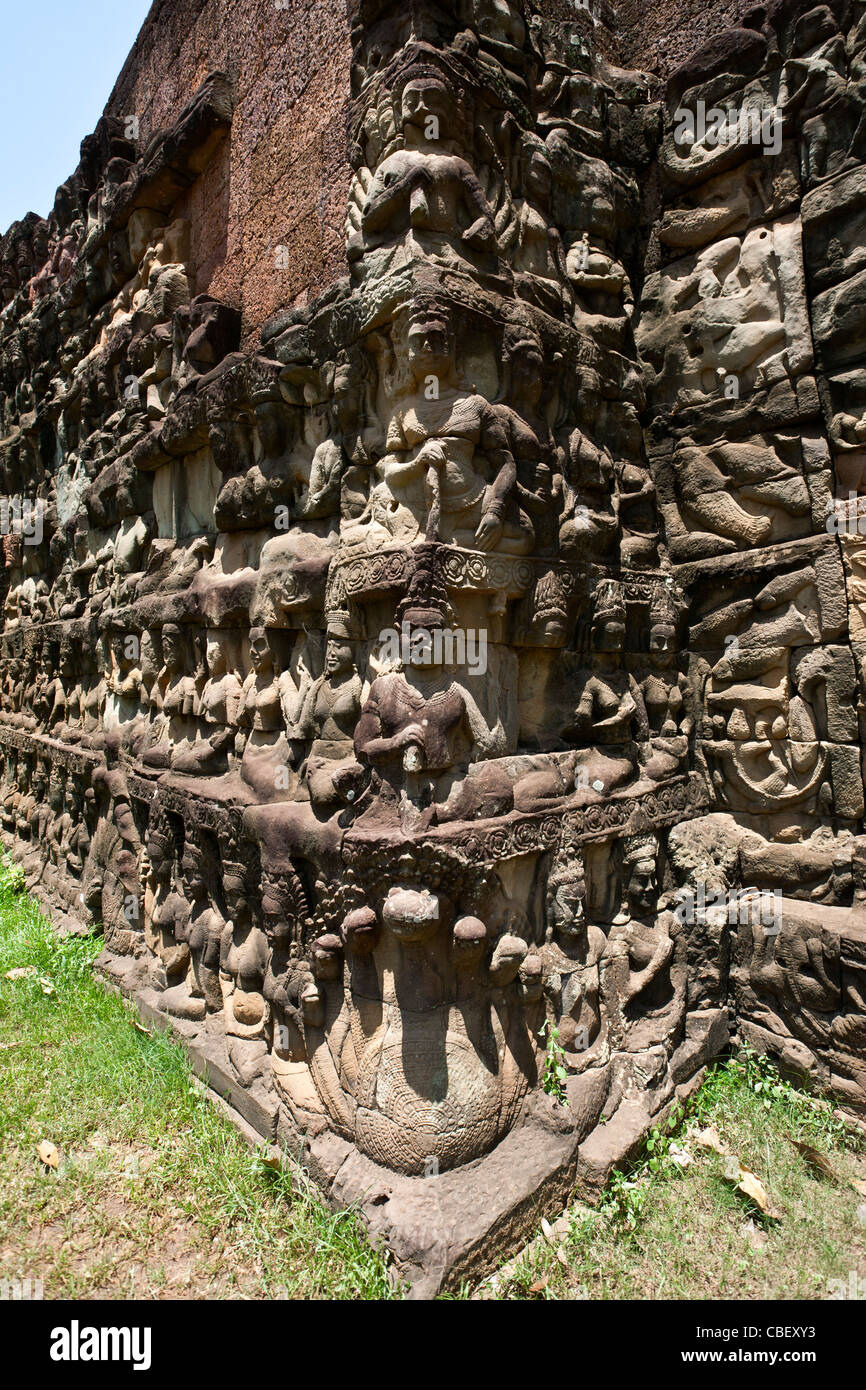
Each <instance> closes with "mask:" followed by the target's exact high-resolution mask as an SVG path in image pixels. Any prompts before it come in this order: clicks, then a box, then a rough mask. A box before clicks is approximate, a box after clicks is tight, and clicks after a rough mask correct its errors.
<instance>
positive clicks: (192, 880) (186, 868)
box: [182, 842, 207, 894]
mask: <svg viewBox="0 0 866 1390" xmlns="http://www.w3.org/2000/svg"><path fill="white" fill-rule="evenodd" d="M182 873H183V881H184V885H185V887H186V888H187V890H188V892H190V893H192V894H197V893H204V892H205V891H206V887H207V884H206V882H205V868H204V863H203V861H202V856H201V851H200V850H199V848H198V846H197V845H194V844H192V843H191V842H187V845H186V848H185V849H184V853H183V864H182Z"/></svg>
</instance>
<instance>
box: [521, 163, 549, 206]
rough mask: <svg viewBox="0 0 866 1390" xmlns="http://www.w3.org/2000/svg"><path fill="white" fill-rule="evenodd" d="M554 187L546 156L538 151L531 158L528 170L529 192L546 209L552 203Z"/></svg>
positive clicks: (527, 184)
mask: <svg viewBox="0 0 866 1390" xmlns="http://www.w3.org/2000/svg"><path fill="white" fill-rule="evenodd" d="M552 185H553V174H552V172H551V168H550V164H549V162H548V160H547V159H545V157H544V155H543V154H541V153H540V151H538V150H536V151H535V152H534V154H533V155H532V157H531V158H530V161H529V167H528V168H527V170H526V188H527V192H528V193H529V195H530V197H532V198H534V199H535V201H536V202H537V203H540V204H541V206H542V207H546V205H547V204H548V203H549V202H550V192H551V188H552Z"/></svg>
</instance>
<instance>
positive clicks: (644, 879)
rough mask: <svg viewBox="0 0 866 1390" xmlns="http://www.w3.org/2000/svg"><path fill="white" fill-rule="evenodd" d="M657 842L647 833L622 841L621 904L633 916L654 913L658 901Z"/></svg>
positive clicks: (644, 915) (653, 836)
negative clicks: (623, 882) (623, 845)
mask: <svg viewBox="0 0 866 1390" xmlns="http://www.w3.org/2000/svg"><path fill="white" fill-rule="evenodd" d="M657 855H658V840H657V839H656V837H655V835H653V834H652V833H651V832H650V833H647V834H640V835H631V836H629V838H628V839H627V840H626V842H625V851H624V858H623V866H624V870H625V901H626V905H627V907H628V910H629V912H630V914H631V916H633V917H646V916H648V915H649V914H651V913H653V912H655V909H656V903H657V901H658V883H657V879H656V858H657Z"/></svg>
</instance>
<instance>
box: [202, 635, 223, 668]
mask: <svg viewBox="0 0 866 1390" xmlns="http://www.w3.org/2000/svg"><path fill="white" fill-rule="evenodd" d="M205 660H206V661H207V669H208V670H209V671H210V673H211V675H212V676H218V675H221V674H222V672H223V671H224V670H225V668H226V661H225V652H224V650H223V644H222V642H220V640H219V638H217V637H210V636H209V637H208V639H207V647H206V648H205Z"/></svg>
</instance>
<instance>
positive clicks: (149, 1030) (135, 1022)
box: [132, 1018, 153, 1038]
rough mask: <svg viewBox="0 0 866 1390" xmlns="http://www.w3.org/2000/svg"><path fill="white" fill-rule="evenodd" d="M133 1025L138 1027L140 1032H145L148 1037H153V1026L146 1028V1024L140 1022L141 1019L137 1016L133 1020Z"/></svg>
mask: <svg viewBox="0 0 866 1390" xmlns="http://www.w3.org/2000/svg"><path fill="white" fill-rule="evenodd" d="M132 1026H133V1028H137V1029H138V1031H139V1033H143V1034H144V1036H145V1037H146V1038H152V1037H153V1029H152V1028H145V1026H144V1024H143V1023H139V1021H138V1019H137V1018H134V1019H133V1020H132Z"/></svg>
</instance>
